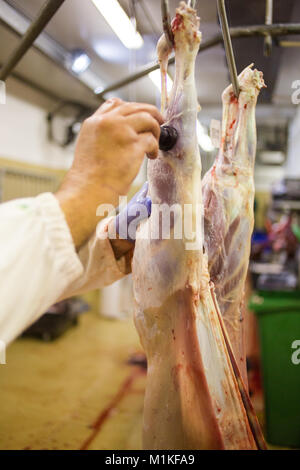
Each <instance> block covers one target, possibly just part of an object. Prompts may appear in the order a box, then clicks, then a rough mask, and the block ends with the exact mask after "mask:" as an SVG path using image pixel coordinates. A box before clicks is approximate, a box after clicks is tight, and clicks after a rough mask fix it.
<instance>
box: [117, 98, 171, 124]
mask: <svg viewBox="0 0 300 470" xmlns="http://www.w3.org/2000/svg"><path fill="white" fill-rule="evenodd" d="M141 112H146V113H149V114H151V116H152V117H154V119H156V120H157V122H158V123H159V124H163V123H164V119H163V117H162V115H161V113H160V112H159V110H158V109H157V108H156V107H155V106H153V105H152V104H147V103H124V104H122V105H121V106H120V108H119V109H118V113H121V114H122V115H123V116H129V115H130V114H134V113H141Z"/></svg>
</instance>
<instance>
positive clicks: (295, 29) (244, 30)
mask: <svg viewBox="0 0 300 470" xmlns="http://www.w3.org/2000/svg"><path fill="white" fill-rule="evenodd" d="M229 31H230V36H231V38H247V37H255V36H262V37H265V36H266V34H269V35H270V36H272V37H278V36H288V35H294V34H300V23H290V24H285V23H278V24H272V25H265V24H261V25H254V26H244V27H234V28H230V29H229ZM221 43H223V36H222V34H217V35H216V36H214V37H213V38H211V39H209V40H208V41H205V42H203V43H202V44H201V45H200V48H199V51H198V54H200V53H201V52H203V51H205V50H207V49H210V48H211V47H214V46H217V45H218V44H221ZM174 62H175V57H171V58H170V59H169V65H170V64H173V63H174ZM157 69H159V64H158V63H157V62H152V63H150V64H147V65H146V66H144V67H143V68H141V69H140V70H138V71H137V72H135V73H133V74H131V75H128V76H127V77H125V78H123V79H122V80H119V81H117V82H115V83H113V84H112V85H110V86H108V87H106V88H104V90H102V91H101V92H100V93H97V96H98V97H99V99H101V100H104V99H105V98H104V96H105V94H106V93H110V92H111V91H115V90H118V89H119V88H122V87H124V86H126V85H128V84H129V83H132V82H134V81H136V80H139V79H140V78H143V77H145V76H146V75H148V74H149V73H150V72H153V70H157Z"/></svg>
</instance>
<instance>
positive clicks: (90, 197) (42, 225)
mask: <svg viewBox="0 0 300 470" xmlns="http://www.w3.org/2000/svg"><path fill="white" fill-rule="evenodd" d="M161 123H162V117H161V115H160V113H159V112H158V111H157V109H156V108H154V107H153V106H150V105H147V104H145V105H142V104H136V103H124V102H122V101H121V100H118V99H115V100H110V101H109V102H107V103H105V104H104V105H103V106H102V107H101V108H99V110H98V111H97V112H96V113H95V114H94V115H93V116H92V117H91V118H89V119H87V120H86V121H85V123H84V124H83V126H82V130H81V132H80V135H79V138H78V142H77V146H76V151H75V158H74V163H73V165H72V168H71V170H70V172H69V173H68V174H67V175H66V177H65V180H64V182H63V184H62V186H61V188H60V189H59V191H58V192H57V193H56V195H55V196H54V195H53V194H50V193H48V194H42V195H40V196H37V197H36V198H27V199H22V200H14V201H10V202H8V203H5V204H1V205H0V225H1V231H0V279H1V282H0V298H1V308H0V340H2V341H4V342H5V343H9V342H10V341H12V340H13V339H14V338H15V337H16V336H17V335H18V334H20V333H21V332H22V330H23V329H24V328H26V327H27V326H29V325H30V324H31V323H32V322H34V321H35V320H37V318H38V317H39V316H40V315H41V314H42V313H43V312H44V311H45V310H46V309H47V308H48V307H49V306H50V305H51V304H53V303H55V302H56V301H57V300H58V298H60V297H61V296H62V294H63V292H64V291H65V289H66V288H67V286H69V285H70V284H71V283H72V282H74V281H75V280H76V279H77V278H79V277H80V276H81V275H82V274H83V266H82V264H81V261H80V259H79V257H78V255H77V253H76V249H77V250H78V249H79V248H80V247H81V246H82V245H83V244H84V242H85V241H86V240H87V239H88V238H89V237H90V236H91V234H92V232H93V231H94V230H95V227H96V224H97V222H98V221H99V219H100V218H99V217H97V216H96V209H97V207H98V205H99V204H101V203H107V204H113V205H116V204H117V202H118V197H119V195H122V194H126V193H127V192H128V188H129V186H130V184H131V182H132V181H133V179H134V178H135V176H136V175H137V173H138V170H139V168H140V165H141V163H142V160H143V157H144V154H145V153H147V154H149V155H150V156H151V157H155V156H156V154H157V151H158V137H159V125H160V124H161ZM108 243H110V242H108Z"/></svg>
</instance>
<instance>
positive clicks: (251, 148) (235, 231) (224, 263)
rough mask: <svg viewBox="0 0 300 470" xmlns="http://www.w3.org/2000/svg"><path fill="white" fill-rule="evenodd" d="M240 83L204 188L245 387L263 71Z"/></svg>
mask: <svg viewBox="0 0 300 470" xmlns="http://www.w3.org/2000/svg"><path fill="white" fill-rule="evenodd" d="M239 84H240V90H241V92H240V95H239V98H238V99H236V98H235V96H234V94H233V90H232V86H231V85H230V86H229V87H228V88H227V89H226V90H225V91H224V93H223V96H222V100H223V122H222V139H221V146H220V151H219V154H218V156H217V158H216V162H215V164H214V165H213V167H212V168H211V170H210V171H209V172H208V173H206V175H205V177H204V179H203V182H202V186H203V204H204V232H205V249H206V252H207V254H208V267H209V273H210V278H211V281H213V283H214V286H215V293H216V297H217V301H218V305H219V308H220V311H221V313H222V316H223V319H224V323H225V326H226V329H227V332H228V335H229V338H230V342H231V344H232V347H233V351H234V354H235V358H236V362H237V364H238V366H239V369H240V372H241V375H242V377H243V380H244V383H245V384H247V369H246V354H245V344H244V323H243V300H244V284H245V279H246V275H247V269H248V264H249V255H250V242H251V234H252V230H253V225H254V211H253V205H254V179H253V173H254V162H255V154H256V122H255V107H256V102H257V97H258V94H259V91H260V89H261V88H262V87H263V86H264V81H263V78H262V73H261V72H258V71H257V70H252V67H251V66H250V67H247V68H246V69H245V70H244V71H243V72H242V73H241V74H240V76H239Z"/></svg>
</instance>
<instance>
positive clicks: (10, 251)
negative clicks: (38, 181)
mask: <svg viewBox="0 0 300 470" xmlns="http://www.w3.org/2000/svg"><path fill="white" fill-rule="evenodd" d="M82 272H83V266H82V264H81V262H80V260H79V258H78V255H77V254H76V251H75V247H74V244H73V240H72V236H71V233H70V230H69V228H68V225H67V223H66V220H65V218H64V214H63V212H62V210H61V208H60V206H59V203H58V201H57V199H56V197H55V196H54V195H53V194H51V193H45V194H41V195H39V196H37V197H35V198H26V199H16V200H13V201H9V202H7V203H4V204H1V205H0V302H1V304H0V340H1V341H3V342H4V343H5V344H8V343H10V342H11V341H12V340H13V339H14V338H15V337H16V336H18V335H19V334H20V333H21V332H22V331H23V330H24V329H25V328H26V327H27V326H29V325H30V324H31V323H33V322H34V321H35V320H36V319H37V318H38V317H39V316H40V315H41V314H42V313H43V312H44V311H45V310H46V309H47V308H48V307H49V306H50V305H52V304H53V303H55V302H56V301H57V299H58V298H59V297H60V296H61V294H62V292H63V291H64V290H65V289H66V286H68V285H70V284H71V283H72V282H73V281H74V280H75V279H77V278H78V277H79V276H80V275H81V274H82Z"/></svg>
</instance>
